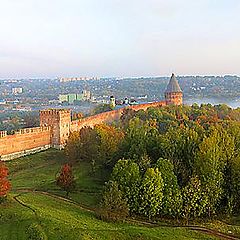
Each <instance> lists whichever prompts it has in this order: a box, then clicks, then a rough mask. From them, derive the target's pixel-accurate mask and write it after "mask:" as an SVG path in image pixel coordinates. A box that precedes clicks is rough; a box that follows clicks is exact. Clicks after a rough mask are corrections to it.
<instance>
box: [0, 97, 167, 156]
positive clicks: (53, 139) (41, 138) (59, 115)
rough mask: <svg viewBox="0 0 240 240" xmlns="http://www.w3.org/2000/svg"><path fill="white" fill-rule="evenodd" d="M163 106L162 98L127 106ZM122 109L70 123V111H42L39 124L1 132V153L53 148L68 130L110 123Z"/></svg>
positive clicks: (60, 142)
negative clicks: (157, 100) (11, 131)
mask: <svg viewBox="0 0 240 240" xmlns="http://www.w3.org/2000/svg"><path fill="white" fill-rule="evenodd" d="M164 105H166V102H165V101H162V102H155V103H147V104H140V105H135V106H130V107H128V108H131V109H133V110H135V111H138V110H141V109H142V110H146V109H147V108H149V107H159V106H164ZM123 109H124V108H121V109H118V110H113V111H109V112H104V113H100V114H97V115H94V116H91V117H87V118H84V119H81V120H76V121H72V122H71V119H70V111H69V110H46V111H41V114H40V124H41V127H36V128H25V129H21V130H20V131H19V132H16V133H15V134H14V135H6V132H5V131H2V132H0V156H4V155H9V154H13V153H18V152H24V151H26V150H31V149H35V148H38V147H44V146H47V145H49V146H50V145H51V146H53V147H57V146H58V145H59V146H60V145H64V142H65V140H66V139H67V138H68V136H69V132H70V131H78V130H80V129H81V128H82V127H84V126H89V127H93V126H95V125H96V124H100V123H103V122H104V123H110V122H113V121H116V120H119V119H120V117H121V114H122V112H123Z"/></svg>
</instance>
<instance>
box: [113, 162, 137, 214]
mask: <svg viewBox="0 0 240 240" xmlns="http://www.w3.org/2000/svg"><path fill="white" fill-rule="evenodd" d="M111 180H113V181H116V182H117V183H118V185H119V188H120V189H121V190H122V192H123V194H124V196H125V198H126V200H127V202H128V206H129V208H130V211H131V212H138V208H139V206H138V198H139V185H140V180H141V176H140V172H139V167H138V165H137V164H136V163H135V162H133V160H130V159H128V160H125V159H121V160H119V161H118V162H117V163H116V164H115V166H114V168H113V171H112V175H111Z"/></svg>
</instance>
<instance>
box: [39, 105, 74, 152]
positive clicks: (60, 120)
mask: <svg viewBox="0 0 240 240" xmlns="http://www.w3.org/2000/svg"><path fill="white" fill-rule="evenodd" d="M70 124H71V111H70V110H67V109H48V110H42V111H40V126H50V127H51V128H52V130H51V131H52V132H51V145H52V147H54V148H59V149H61V148H63V147H64V145H65V143H66V140H67V139H68V137H69V134H70Z"/></svg>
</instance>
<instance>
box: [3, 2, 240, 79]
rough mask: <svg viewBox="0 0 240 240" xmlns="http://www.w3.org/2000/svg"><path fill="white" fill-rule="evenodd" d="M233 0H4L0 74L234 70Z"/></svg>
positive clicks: (237, 57) (237, 58)
mask: <svg viewBox="0 0 240 240" xmlns="http://www.w3.org/2000/svg"><path fill="white" fill-rule="evenodd" d="M239 10H240V2H239V1H237V0H228V1H226V0H201V1H192V0H184V1H183V0H170V1H163V0H131V1H127V0H121V1H118V0H102V1H98V0H70V1H69V0H68V1H67V0H51V1H47V0H41V1H39V0H37V1H33V0H22V1H16V0H10V1H1V15H0V27H1V38H0V65H1V70H0V77H1V78H26V77H56V76H100V77H101V76H120V77H126V76H164V75H169V74H170V73H171V72H176V73H177V74H179V75H224V74H232V75H233V74H237V75H239V67H238V65H239V64H238V63H239V62H240V47H239V41H240V30H239V22H240V15H239Z"/></svg>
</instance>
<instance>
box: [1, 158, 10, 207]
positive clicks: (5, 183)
mask: <svg viewBox="0 0 240 240" xmlns="http://www.w3.org/2000/svg"><path fill="white" fill-rule="evenodd" d="M7 177H8V168H7V167H6V166H5V164H4V163H3V162H2V161H0V203H1V202H2V201H3V200H4V199H5V197H6V196H7V193H8V192H9V190H10V188H11V184H10V182H9V180H8V179H7Z"/></svg>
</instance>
